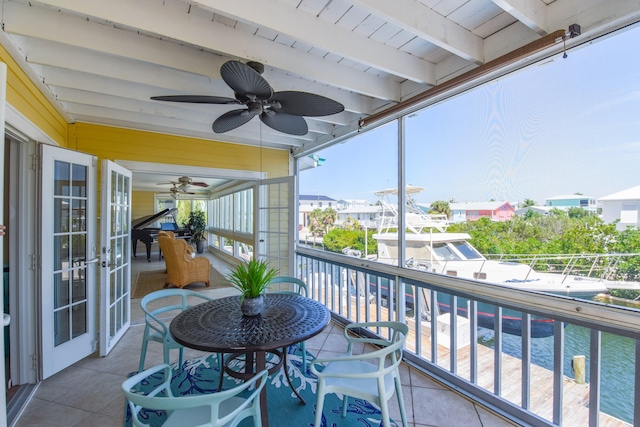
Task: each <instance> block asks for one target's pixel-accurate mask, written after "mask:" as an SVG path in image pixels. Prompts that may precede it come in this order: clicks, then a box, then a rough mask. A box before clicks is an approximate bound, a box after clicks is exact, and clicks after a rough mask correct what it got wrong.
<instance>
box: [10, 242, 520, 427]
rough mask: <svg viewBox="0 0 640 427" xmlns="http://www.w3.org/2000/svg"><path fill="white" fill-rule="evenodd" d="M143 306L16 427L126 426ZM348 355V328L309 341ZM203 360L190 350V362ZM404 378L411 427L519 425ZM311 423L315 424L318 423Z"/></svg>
mask: <svg viewBox="0 0 640 427" xmlns="http://www.w3.org/2000/svg"><path fill="white" fill-rule="evenodd" d="M156 255H157V254H156ZM207 257H208V258H209V259H210V260H211V262H212V265H214V267H216V268H217V269H218V270H219V271H221V272H222V273H223V274H225V273H226V271H228V270H227V269H228V267H227V265H226V264H224V263H223V262H222V261H220V260H219V259H217V258H215V257H213V256H210V255H207ZM155 260H157V256H156V257H155ZM160 263H164V262H163V261H160V262H158V261H154V258H153V257H152V262H150V263H147V262H146V260H142V259H141V258H138V259H136V260H134V262H133V263H132V267H133V268H132V271H133V272H134V275H133V277H135V273H136V272H137V271H140V269H157V268H158V267H159V264H160ZM202 292H205V293H207V294H208V295H210V296H213V297H222V296H227V295H233V294H235V293H236V291H235V290H234V289H233V288H229V289H212V290H202ZM138 304H139V300H133V301H132V308H131V311H132V316H131V318H132V321H131V328H130V329H129V330H128V331H127V333H126V334H125V336H124V337H123V339H122V340H121V341H120V342H119V343H118V344H117V345H116V347H115V348H114V349H113V350H112V351H111V353H110V354H109V355H108V356H107V357H102V358H101V357H97V356H95V355H94V356H90V357H87V358H85V359H83V360H81V361H79V362H78V363H75V364H74V365H72V366H70V367H68V368H67V369H65V370H63V371H62V372H60V373H58V374H56V375H54V376H53V377H51V378H48V379H47V380H45V381H43V382H42V383H41V384H40V385H39V386H38V387H37V389H36V391H35V393H34V395H33V397H32V399H31V400H30V402H29V403H28V405H27V406H26V408H25V409H24V411H23V412H22V413H21V414H20V416H19V417H18V418H17V420H16V422H15V423H14V424H13V426H15V427H40V426H47V427H51V426H68V427H71V426H86V425H91V426H99V427H111V426H122V425H123V417H124V405H125V400H124V396H123V394H122V392H121V390H120V385H121V383H122V382H123V381H124V380H125V378H126V376H127V374H128V373H129V372H132V371H136V370H137V369H138V362H139V357H140V344H141V336H142V333H143V330H144V326H143V323H144V320H143V319H144V317H143V316H142V311H141V310H140V309H139V305H138ZM345 350H346V342H345V341H344V338H343V335H342V328H341V327H340V326H339V325H337V324H333V323H331V324H330V325H329V327H328V328H327V329H325V331H323V332H322V333H321V334H319V335H318V336H316V337H314V338H312V339H311V340H309V341H307V351H310V352H311V353H313V354H315V355H316V356H319V357H329V356H332V355H337V354H341V353H343V352H344V351H345ZM203 354H204V353H202V352H199V351H196V350H191V349H185V358H189V357H196V356H200V355H203ZM177 357H178V356H177V351H176V350H173V351H172V361H173V360H174V358H175V359H177ZM161 362H162V351H161V346H160V345H159V344H157V343H150V344H149V350H148V352H147V361H146V364H145V366H146V367H150V366H152V365H154V364H157V363H161ZM401 374H402V384H403V394H404V400H405V406H406V410H407V417H408V422H409V423H408V425H409V427H426V426H438V427H445V426H446V427H449V426H464V427H507V426H512V425H513V424H511V423H510V422H507V421H505V420H504V419H502V418H501V417H499V416H497V415H495V414H494V413H493V412H490V411H488V410H486V409H485V408H483V407H482V406H480V405H477V404H475V403H473V402H472V401H470V400H467V399H466V398H464V397H461V396H460V395H459V394H457V393H456V392H454V391H452V390H450V389H448V388H446V387H444V386H442V385H440V384H439V383H437V382H435V381H433V380H432V379H430V378H429V377H427V376H425V375H423V374H422V373H420V372H418V371H417V370H415V369H414V368H412V367H409V366H407V365H405V364H403V365H402V369H401ZM292 402H295V401H294V400H292ZM394 402H395V400H394V399H391V400H390V406H391V415H392V417H393V418H394V419H396V420H399V419H400V417H399V412H398V410H397V403H395V404H394ZM309 422H310V423H312V422H313V420H312V419H311V420H309ZM345 427H346V426H345Z"/></svg>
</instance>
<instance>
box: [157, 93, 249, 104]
mask: <svg viewBox="0 0 640 427" xmlns="http://www.w3.org/2000/svg"><path fill="white" fill-rule="evenodd" d="M151 99H153V100H155V101H171V102H190V103H193V104H241V102H240V101H238V100H237V99H235V98H227V97H224V96H208V95H167V96H152V97H151Z"/></svg>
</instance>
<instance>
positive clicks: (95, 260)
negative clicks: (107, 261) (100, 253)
mask: <svg viewBox="0 0 640 427" xmlns="http://www.w3.org/2000/svg"><path fill="white" fill-rule="evenodd" d="M98 261H100V258H94V259H91V260H89V261H87V262H85V264H95V263H97V262H98Z"/></svg>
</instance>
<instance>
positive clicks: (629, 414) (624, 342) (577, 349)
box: [478, 324, 636, 424]
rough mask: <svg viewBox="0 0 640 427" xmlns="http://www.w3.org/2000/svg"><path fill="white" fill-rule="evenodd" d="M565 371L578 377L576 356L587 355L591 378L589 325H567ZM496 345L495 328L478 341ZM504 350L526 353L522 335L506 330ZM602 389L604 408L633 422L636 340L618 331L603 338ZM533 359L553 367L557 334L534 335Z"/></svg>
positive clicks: (539, 364) (603, 334) (603, 409)
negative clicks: (574, 369)
mask: <svg viewBox="0 0 640 427" xmlns="http://www.w3.org/2000/svg"><path fill="white" fill-rule="evenodd" d="M564 334H565V341H564V375H565V376H566V377H569V378H574V375H573V370H572V368H571V361H572V360H573V356H577V355H584V356H586V359H587V362H586V367H587V368H586V376H587V383H588V382H589V362H590V354H589V344H590V332H589V329H586V328H583V327H581V326H576V325H571V324H570V325H567V327H566V328H565V330H564ZM478 342H479V343H480V344H483V345H487V346H489V347H492V343H493V331H487V333H486V334H485V335H484V336H483V337H482V338H481V339H480V340H479V341H478ZM502 344H503V351H504V352H505V353H506V354H509V355H511V356H513V357H517V358H521V356H522V347H521V346H522V339H521V337H518V336H515V335H508V334H503V336H502ZM601 344H602V346H601V371H600V380H601V393H600V399H601V400H600V410H601V411H602V412H604V413H606V414H609V415H611V416H613V417H616V418H619V419H621V420H623V421H626V422H628V423H630V424H632V423H633V396H634V384H633V381H634V377H633V374H634V372H635V369H636V368H635V341H634V340H632V339H630V338H624V337H620V336H617V335H612V334H608V333H602V338H601ZM531 363H533V364H536V365H538V366H541V367H543V368H546V369H549V370H553V336H550V337H545V338H532V339H531Z"/></svg>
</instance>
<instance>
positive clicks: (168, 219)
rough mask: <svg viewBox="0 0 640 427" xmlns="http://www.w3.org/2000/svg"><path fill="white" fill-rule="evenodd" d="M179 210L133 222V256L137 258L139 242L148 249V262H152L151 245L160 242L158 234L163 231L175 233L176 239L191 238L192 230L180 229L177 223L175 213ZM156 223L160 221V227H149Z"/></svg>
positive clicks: (167, 211)
mask: <svg viewBox="0 0 640 427" xmlns="http://www.w3.org/2000/svg"><path fill="white" fill-rule="evenodd" d="M177 211H178V208H172V209H165V210H163V211H162V212H158V213H156V214H153V215H147V216H143V217H140V218H136V219H134V220H132V221H131V245H132V249H133V256H134V257H135V256H136V251H137V249H138V240H140V241H141V242H142V243H144V244H145V246H146V247H147V261H149V262H151V245H152V244H153V242H157V241H158V232H159V231H161V230H165V231H173V233H174V234H175V235H176V238H182V239H189V238H191V230H189V229H188V228H180V227H178V224H177V223H176V216H175V213H176V212H177ZM156 221H160V227H159V228H158V227H148V226H149V225H152V224H153V223H155V222H156Z"/></svg>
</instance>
